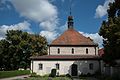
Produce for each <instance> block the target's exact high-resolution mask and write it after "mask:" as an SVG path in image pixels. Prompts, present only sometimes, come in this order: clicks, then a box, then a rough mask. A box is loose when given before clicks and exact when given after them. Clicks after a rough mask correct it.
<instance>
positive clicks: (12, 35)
mask: <svg viewBox="0 0 120 80" xmlns="http://www.w3.org/2000/svg"><path fill="white" fill-rule="evenodd" d="M45 54H47V41H46V38H45V37H42V36H40V35H34V34H28V33H27V32H22V31H19V30H10V31H7V34H6V39H4V40H1V41H0V61H1V62H0V70H17V69H18V68H24V69H26V68H28V67H29V66H30V57H31V56H38V55H45Z"/></svg>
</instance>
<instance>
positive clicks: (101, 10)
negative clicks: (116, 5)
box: [95, 0, 114, 18]
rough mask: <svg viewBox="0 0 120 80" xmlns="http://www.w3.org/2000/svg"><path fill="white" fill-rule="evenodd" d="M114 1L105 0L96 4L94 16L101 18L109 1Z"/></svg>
mask: <svg viewBox="0 0 120 80" xmlns="http://www.w3.org/2000/svg"><path fill="white" fill-rule="evenodd" d="M110 2H111V3H112V2H114V0H105V2H104V4H103V5H98V7H97V8H96V13H95V18H101V17H103V16H105V15H106V14H107V9H108V8H109V6H108V5H109V3H110Z"/></svg>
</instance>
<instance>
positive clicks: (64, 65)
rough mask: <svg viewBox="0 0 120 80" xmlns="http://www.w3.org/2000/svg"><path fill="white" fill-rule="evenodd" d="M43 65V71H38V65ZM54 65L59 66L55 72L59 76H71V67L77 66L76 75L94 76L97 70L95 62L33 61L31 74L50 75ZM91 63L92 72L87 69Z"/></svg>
mask: <svg viewBox="0 0 120 80" xmlns="http://www.w3.org/2000/svg"><path fill="white" fill-rule="evenodd" d="M40 63H41V64H43V70H39V66H38V64H40ZM56 63H58V64H59V65H60V69H59V70H57V72H59V75H63V74H70V75H71V65H72V64H77V66H78V68H77V69H78V75H80V74H81V73H83V74H87V73H91V74H94V73H95V71H97V70H98V69H99V62H98V61H97V60H96V61H95V60H80V61H49V60H48V61H33V72H35V73H37V74H38V75H46V74H50V72H51V70H52V69H54V68H56ZM90 63H93V70H90V69H89V64H90Z"/></svg>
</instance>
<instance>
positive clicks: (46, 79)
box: [17, 77, 72, 80]
mask: <svg viewBox="0 0 120 80" xmlns="http://www.w3.org/2000/svg"><path fill="white" fill-rule="evenodd" d="M17 80H21V79H17ZM22 80H23V79H22ZM24 80H72V79H70V78H68V77H55V78H51V77H30V78H27V79H24Z"/></svg>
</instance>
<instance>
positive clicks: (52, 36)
mask: <svg viewBox="0 0 120 80" xmlns="http://www.w3.org/2000/svg"><path fill="white" fill-rule="evenodd" d="M40 35H42V36H45V37H47V40H48V42H49V43H50V42H51V41H52V40H54V39H55V38H56V37H57V36H58V35H59V33H57V32H56V31H41V32H40Z"/></svg>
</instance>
